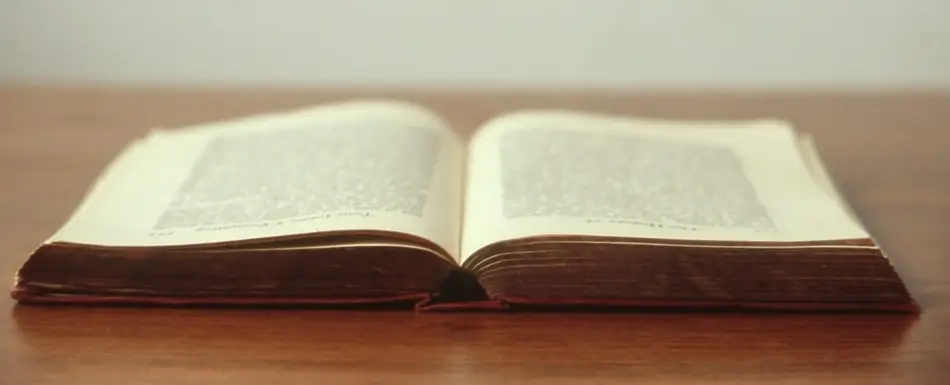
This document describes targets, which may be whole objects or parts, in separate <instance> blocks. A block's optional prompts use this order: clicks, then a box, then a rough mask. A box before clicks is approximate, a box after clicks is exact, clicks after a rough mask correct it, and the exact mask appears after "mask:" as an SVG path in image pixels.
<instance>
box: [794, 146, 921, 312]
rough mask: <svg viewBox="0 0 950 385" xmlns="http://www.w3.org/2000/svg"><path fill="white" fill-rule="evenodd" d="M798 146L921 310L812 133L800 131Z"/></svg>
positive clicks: (814, 173)
mask: <svg viewBox="0 0 950 385" xmlns="http://www.w3.org/2000/svg"><path fill="white" fill-rule="evenodd" d="M798 148H799V149H800V150H801V153H802V157H803V158H804V159H805V162H806V163H807V166H808V169H809V170H810V171H811V172H812V176H813V177H814V178H815V181H816V182H817V183H818V185H819V187H821V188H822V189H824V190H825V192H826V193H827V194H828V195H829V196H831V198H832V199H834V200H835V201H836V202H837V203H838V204H839V205H840V206H841V209H842V210H844V211H845V213H846V214H848V215H849V216H850V217H851V219H852V221H854V223H855V225H857V226H859V227H860V228H861V229H862V230H863V231H864V232H865V234H867V236H868V239H869V240H870V241H871V243H873V244H874V246H876V247H877V252H878V254H880V256H881V257H882V258H884V259H885V260H886V261H887V263H888V265H889V266H890V268H891V271H893V274H894V276H895V277H896V278H897V279H898V281H900V282H901V285H902V286H904V290H905V291H906V293H907V297H908V299H909V301H910V303H911V305H910V306H913V307H914V309H915V311H916V312H920V311H921V307H920V305H919V304H918V303H917V300H916V299H914V296H913V295H912V293H911V292H910V291H909V290H908V289H907V287H906V286H907V284H906V283H904V279H903V278H902V277H901V275H900V273H899V272H898V271H897V269H896V268H895V266H894V263H893V260H892V258H890V257H889V256H888V255H887V251H886V250H884V248H883V247H882V246H881V243H880V242H879V241H878V240H877V239H876V238H875V236H874V234H871V232H870V231H869V230H868V229H867V226H865V224H864V222H863V220H862V219H861V217H860V216H859V215H858V213H857V211H856V210H855V209H854V207H853V206H852V205H851V204H850V203H848V201H847V199H845V197H844V194H843V193H842V192H841V188H840V187H839V186H838V184H837V183H835V181H834V179H833V178H832V177H831V173H830V171H829V170H828V167H827V166H826V165H825V162H824V160H823V159H822V157H821V153H820V152H819V151H818V145H817V143H816V142H815V138H814V137H813V136H812V135H811V134H808V133H800V134H799V145H798Z"/></svg>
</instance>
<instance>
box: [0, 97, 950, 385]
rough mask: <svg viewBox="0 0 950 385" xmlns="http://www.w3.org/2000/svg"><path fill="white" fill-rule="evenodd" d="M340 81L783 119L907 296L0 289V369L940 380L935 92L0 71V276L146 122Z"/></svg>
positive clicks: (104, 377) (945, 379) (155, 377)
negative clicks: (337, 299) (685, 91)
mask: <svg viewBox="0 0 950 385" xmlns="http://www.w3.org/2000/svg"><path fill="white" fill-rule="evenodd" d="M359 95H373V96H396V97H402V98H407V99H410V100H414V101H419V102H423V103H426V104H427V105H429V106H431V107H432V108H435V109H438V110H439V111H442V112H443V113H444V114H445V115H446V116H447V117H449V118H450V120H451V121H453V122H454V123H455V124H456V125H457V126H458V127H459V129H460V130H463V131H470V130H472V129H473V127H475V126H476V125H477V123H478V122H480V121H483V120H484V119H486V118H488V117H489V116H491V115H492V114H494V113H498V112H501V111H504V110H508V109H513V108H518V107H574V108H583V109H591V110H598V111H611V112H625V113H630V114H637V115H643V116H667V117H679V118H747V117H750V118H751V117H763V116H767V117H779V118H783V119H788V120H791V121H793V122H794V123H795V124H796V125H797V126H798V127H799V128H801V129H802V130H806V131H809V132H812V133H814V135H815V136H816V138H817V141H818V144H819V147H820V150H821V151H822V154H823V155H824V156H825V158H826V160H827V163H828V165H829V168H830V169H831V172H832V173H833V174H834V176H835V177H836V178H837V180H838V181H839V182H840V183H841V186H842V189H843V191H844V194H845V195H846V196H847V197H848V199H849V200H850V201H851V202H852V203H853V204H854V206H855V207H856V210H857V211H858V212H859V214H860V215H861V216H862V217H863V218H864V219H865V220H866V222H867V224H868V227H869V228H870V230H871V231H872V232H873V233H874V234H875V235H876V236H877V237H878V238H879V241H880V242H881V243H882V244H883V245H884V247H885V249H886V250H887V251H888V252H889V253H890V255H891V256H892V259H893V260H894V261H895V264H896V265H897V267H898V270H899V271H900V273H901V274H902V275H903V276H904V277H905V279H906V280H907V282H908V285H909V286H910V289H911V290H912V292H913V293H914V294H915V296H916V297H917V299H918V300H919V302H920V303H921V304H922V306H923V308H924V312H923V314H921V315H920V316H919V317H908V316H895V315H870V316H869V315H847V314H836V315H832V314H824V315H790V314H737V313H719V314H690V313H681V314H670V313H646V314H643V313H640V314H638V313H621V314H604V313H600V314H557V313H543V314H485V313H473V314H413V313H411V312H401V311H359V312H349V311H320V310H260V309H258V310H240V309H136V308H70V307H21V306H16V305H15V304H14V302H13V301H11V300H9V299H8V297H4V298H3V299H0V308H2V310H3V312H4V314H3V315H2V316H0V383H2V384H27V383H44V384H54V383H56V384H60V383H70V384H97V385H99V384H111V383H117V384H118V383H121V384H146V383H175V384H192V383H194V384H197V383H201V384H209V383H222V384H262V383H280V384H285V383H294V384H295V383H301V384H304V383H305V384H343V383H367V382H369V383H381V384H382V383H387V384H388V383H412V384H449V383H452V384H476V383H498V382H513V383H531V384H558V383H567V382H581V381H591V382H597V383H691V384H692V383H696V384H699V383H710V382H711V383H742V384H759V383H764V382H768V383H781V384H792V383H794V384H798V383H806V384H814V385H817V384H876V383H901V384H935V385H936V384H948V383H950V95H939V94H923V93H917V94H879V95H867V94H864V95H859V94H850V95H848V94H810V95H809V94H791V95H743V96H727V95H704V96H690V95H676V94H653V95H623V94H620V93H596V92H589V93H579V92H565V93H557V94H553V93H551V94H537V93H517V92H511V93H502V92H496V93H489V94H484V93H483V94H462V93H440V92H418V93H394V92H385V91H369V90H367V91H362V92H352V91H350V92H344V91H325V92H305V91H295V92H281V91H261V90H257V91H251V90H234V91H218V92H212V91H204V92H194V91H175V90H151V91H142V90H139V91H110V90H49V89H25V88H19V89H13V88H7V89H0V276H2V277H6V279H7V281H6V282H12V276H13V274H14V272H15V270H16V269H17V267H18V266H19V264H21V263H22V262H23V261H24V259H25V257H26V256H27V254H28V253H29V252H30V251H31V249H32V248H33V247H34V246H36V245H37V244H38V243H39V242H41V241H42V240H43V239H44V238H45V237H47V236H48V235H50V234H51V233H52V232H53V231H55V230H56V228H57V227H58V226H59V225H60V224H61V223H62V221H63V220H64V219H65V217H66V216H67V214H68V213H69V212H70V210H72V208H73V207H74V206H75V204H76V203H78V201H79V199H80V197H81V196H82V194H83V192H84V190H85V188H86V187H87V186H88V184H89V183H90V182H91V180H92V179H93V178H94V177H95V175H96V174H97V173H98V172H99V170H100V169H101V168H102V167H103V166H105V165H106V163H107V162H108V161H109V159H110V158H111V157H112V156H113V155H114V154H115V153H116V151H118V150H119V148H120V147H121V146H122V145H124V144H125V143H126V142H127V141H129V140H130V139H132V138H133V137H135V136H137V135H141V134H143V133H144V132H145V131H146V130H147V129H148V128H150V127H153V126H157V125H166V126H171V125H178V124H184V123H195V122H200V121H204V120H209V119H218V118H225V117H232V116H236V115H241V114H248V113H253V112H260V111H265V110H268V109H274V108H288V107H293V106H300V105H304V104H307V103H316V102H321V101H327V100H332V99H340V98H345V97H352V96H359Z"/></svg>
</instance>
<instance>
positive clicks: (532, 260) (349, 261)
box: [13, 100, 917, 311]
mask: <svg viewBox="0 0 950 385" xmlns="http://www.w3.org/2000/svg"><path fill="white" fill-rule="evenodd" d="M13 296H14V297H15V298H17V299H19V300H20V301H21V302H38V303H44V302H66V303H70V302H77V303H78V302H84V303H106V302H120V303H126V302H130V303H140V304H149V303H151V304H161V303H170V304H183V303H199V304H201V303H207V304H228V303H231V304H297V303H300V304H342V303H372V302H397V301H406V302H416V303H417V305H418V308H419V309H440V308H441V309H451V308H465V307H472V308H478V307H481V308H498V309H504V308H506V307H512V306H519V305H527V306H530V305H578V306H584V305H599V306H650V307H655V306H659V307H666V306H690V307H740V308H757V307H761V308H789V309H889V310H897V311H916V310H917V306H916V304H915V303H914V301H913V300H912V298H911V296H910V295H909V294H908V292H907V290H906V289H905V286H904V284H903V282H902V281H901V279H900V277H899V276H898V274H897V273H896V272H895V270H894V268H893V267H892V265H891V263H890V262H889V260H888V258H887V257H886V256H885V255H884V254H883V253H882V251H881V249H880V248H879V247H878V246H877V245H876V243H875V242H874V240H873V239H872V237H871V236H869V234H868V233H867V231H865V229H864V228H863V227H862V225H861V224H860V223H859V221H858V220H857V217H856V216H854V215H853V213H851V212H850V210H849V209H848V208H847V205H846V204H845V203H844V202H843V201H842V200H841V198H840V196H839V195H838V194H837V193H836V191H835V188H834V187H833V185H832V183H831V181H830V180H829V178H828V175H827V174H826V173H825V171H824V168H823V166H822V164H821V162H820V161H819V158H818V156H817V154H816V152H815V148H814V146H813V145H812V144H811V142H810V141H809V139H808V137H807V136H804V135H800V134H798V133H796V132H795V130H794V129H793V128H792V127H791V126H790V125H788V124H787V123H784V122H782V121H777V120H760V121H743V122H702V121H670V120H658V119H637V118H632V117H621V116H611V115H603V114H593V113H585V112H579V111H562V110H523V111H513V112H511V113H509V114H505V115H502V116H498V117H496V118H494V119H491V120H489V121H488V122H486V123H485V124H484V125H483V126H482V127H480V128H479V129H478V130H477V131H476V132H475V134H474V135H473V136H472V137H471V138H463V137H461V136H460V135H458V134H456V132H455V131H453V130H452V129H451V127H449V124H448V122H447V121H446V120H445V119H442V118H441V117H440V116H439V115H438V114H437V113H436V112H434V111H430V110H428V109H426V108H424V107H422V106H418V105H413V104H409V103H405V102H399V101H389V100H356V101H347V102H339V103H335V104H328V105H322V106H316V107H311V108H304V109H299V110H293V111H283V112H279V113H273V114H265V115H256V116H250V117H245V118H241V119H235V120H229V121H221V122H213V123H207V124H201V125H196V126H191V127H179V128H169V129H156V130H153V131H152V132H151V133H150V134H149V135H148V136H146V137H144V138H141V139H139V140H137V141H135V142H134V143H131V144H130V145H129V146H127V147H126V149H125V150H124V151H123V152H122V153H121V154H120V155H119V156H118V157H117V158H116V159H115V160H114V161H113V162H112V163H111V164H110V166H109V167H108V168H107V169H106V170H105V171H104V172H103V173H102V174H101V176H100V178H99V179H98V180H97V181H96V183H95V184H94V185H93V187H92V188H90V189H89V191H88V194H87V195H86V197H85V198H84V200H83V202H82V204H81V205H80V206H79V207H78V209H77V210H76V211H75V212H74V214H73V215H72V216H71V217H70V218H69V220H68V221H67V222H66V223H65V224H64V226H63V227H62V228H60V229H59V231H57V232H56V233H55V234H54V235H53V236H52V237H50V238H49V239H48V240H47V241H45V242H44V243H43V244H42V245H40V247H38V249H37V250H36V251H35V252H34V253H33V254H32V255H31V256H30V258H29V259H28V261H27V262H26V263H25V264H24V265H23V267H22V268H21V269H20V270H19V272H18V274H17V277H16V284H15V288H14V290H13Z"/></svg>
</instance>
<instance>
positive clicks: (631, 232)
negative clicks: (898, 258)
mask: <svg viewBox="0 0 950 385" xmlns="http://www.w3.org/2000/svg"><path fill="white" fill-rule="evenodd" d="M798 145H799V143H798V139H797V136H796V134H795V132H794V130H793V129H792V128H791V127H790V126H789V125H788V124H786V123H784V122H781V121H773V120H761V121H749V122H682V121H665V120H649V119H634V118H625V117H616V116H608V115H595V114H585V113H579V112H569V111H534V112H531V111H526V112H522V113H515V114H510V115H508V116H503V117H499V118H497V119H495V120H493V121H491V122H489V123H488V124H486V125H485V126H484V127H483V128H482V129H481V130H480V131H479V132H478V133H477V134H476V136H475V137H474V138H473V140H472V144H471V148H470V159H469V164H468V181H467V183H466V186H467V187H466V188H467V190H466V195H467V202H466V208H465V212H466V218H465V223H464V230H463V233H464V234H463V246H462V248H463V251H462V253H463V255H470V254H472V253H473V252H475V251H477V250H478V249H479V248H481V247H484V246H486V245H488V244H491V243H494V242H498V241H502V240H506V239H514V238H520V237H527V236H541V235H591V236H609V237H631V238H660V239H675V240H725V241H778V242H783V241H816V240H834V239H852V238H867V234H866V233H865V232H864V231H863V230H862V228H861V227H860V226H859V225H857V224H856V223H855V222H854V221H852V220H851V218H850V217H849V215H848V213H847V211H846V210H844V209H843V208H842V207H841V206H840V205H839V204H838V202H837V201H836V200H835V199H833V198H832V197H831V196H829V195H828V194H827V193H826V192H825V190H823V189H822V187H821V186H819V185H818V184H817V183H816V182H815V179H814V178H813V177H812V174H811V173H810V170H809V168H808V167H807V165H806V163H805V161H804V160H803V159H802V157H801V152H800V151H799V147H798Z"/></svg>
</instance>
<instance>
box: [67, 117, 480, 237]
mask: <svg viewBox="0 0 950 385" xmlns="http://www.w3.org/2000/svg"><path fill="white" fill-rule="evenodd" d="M461 161H462V147H461V142H460V140H459V138H457V137H456V136H455V134H454V133H453V132H452V131H451V130H449V129H448V128H447V126H446V124H445V123H444V122H443V121H442V120H441V119H440V118H438V117H437V116H435V115H434V114H431V113H429V112H428V111H426V110H424V109H422V108H420V107H415V106H411V105H408V104H402V103H397V102H385V101H363V102H355V101H354V102H348V103H338V104H331V105H325V106H319V107H313V108H306V109H300V110H296V111H289V112H283V113H276V114H268V115H259V116H253V117H248V118H244V119H236V120H232V121H226V122H216V123H208V124H203V125H197V126H192V127H186V128H181V129H169V130H155V131H153V132H152V133H151V134H150V135H149V136H148V137H147V138H144V139H142V140H139V141H137V142H135V143H133V144H132V145H130V146H128V147H127V149H126V150H125V151H124V152H123V153H122V154H121V155H120V156H119V157H117V159H116V160H115V161H114V162H113V163H112V164H111V166H110V167H109V168H108V170H107V171H105V172H104V173H103V174H102V176H101V177H100V178H99V181H98V182H97V183H96V184H95V186H94V187H93V188H92V189H91V190H90V192H89V194H88V195H87V197H86V199H85V200H84V202H83V204H82V205H81V206H80V208H79V209H78V210H77V211H76V213H75V214H74V216H73V217H72V218H71V219H70V220H69V221H68V222H67V224H66V225H65V226H64V227H63V228H62V229H61V230H60V231H59V232H58V233H57V234H55V236H54V237H53V238H52V239H51V241H65V242H75V243H83V244H92V245H106V246H161V245H188V244H202V243H212V242H224V241H239V240H247V239H255V238H266V237H275V236H284V235H294V234H309V233H317V232H326V231H339V230H370V231H372V230H388V231H397V232H402V233H407V234H411V235H416V236H420V237H423V238H426V239H429V240H431V241H433V242H435V243H437V244H439V245H440V246H442V247H444V248H445V249H446V250H447V251H449V252H450V253H455V252H457V250H458V247H459V245H458V242H459V240H458V232H459V223H460V218H459V215H460V211H461V207H460V200H461V198H460V195H461V180H460V177H459V174H460V172H459V171H460V170H461V169H462V164H461Z"/></svg>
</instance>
